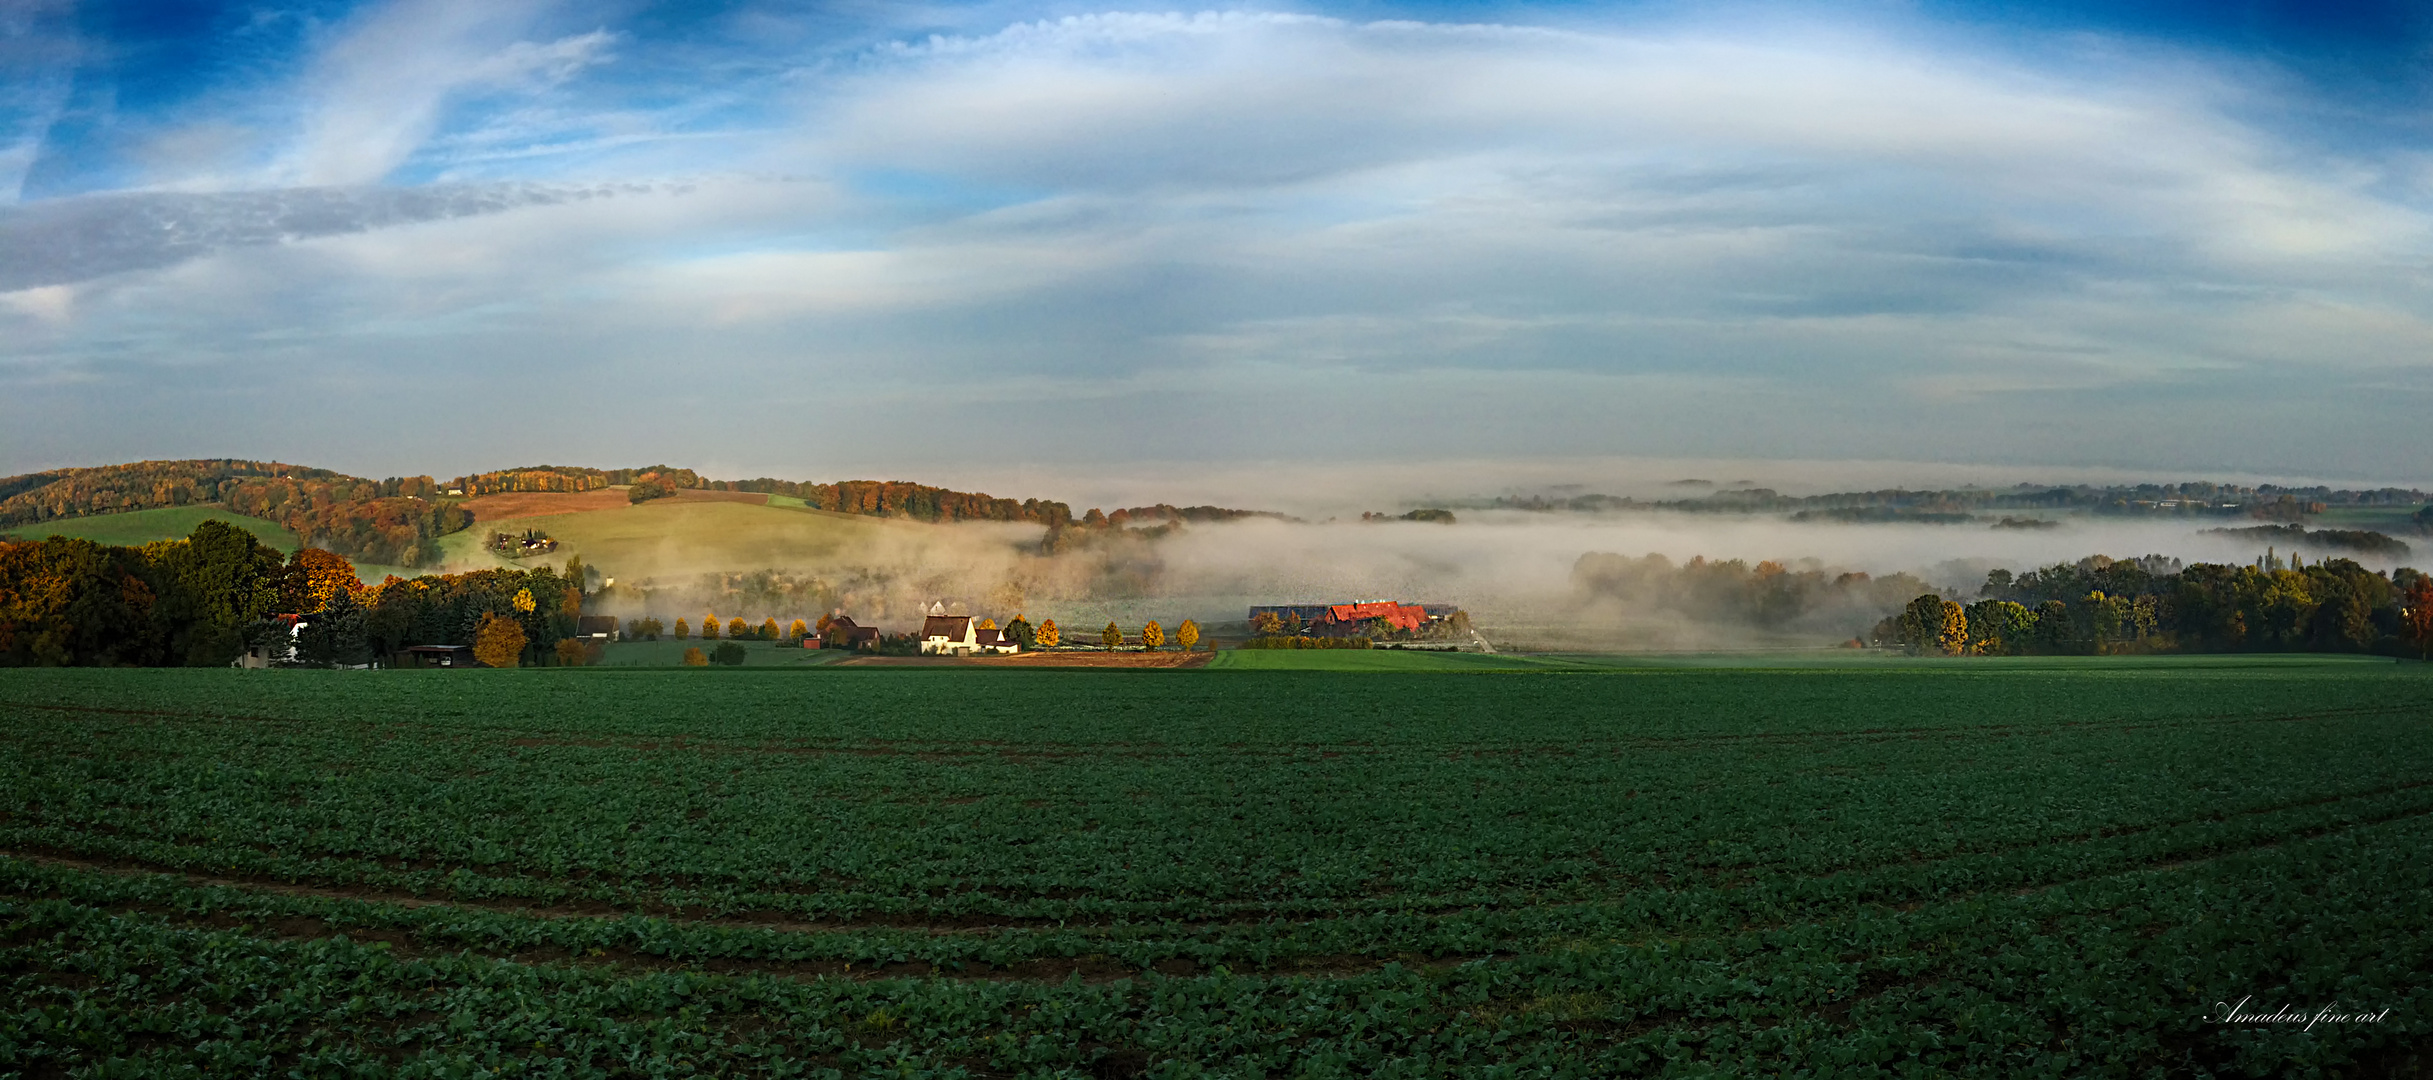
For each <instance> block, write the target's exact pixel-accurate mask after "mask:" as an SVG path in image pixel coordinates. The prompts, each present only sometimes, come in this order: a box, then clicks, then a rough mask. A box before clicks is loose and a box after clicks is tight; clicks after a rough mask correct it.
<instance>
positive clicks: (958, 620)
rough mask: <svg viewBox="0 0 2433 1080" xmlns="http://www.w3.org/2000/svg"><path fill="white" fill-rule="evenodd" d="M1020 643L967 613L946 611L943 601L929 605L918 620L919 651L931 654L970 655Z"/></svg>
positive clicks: (1013, 648) (1006, 649)
mask: <svg viewBox="0 0 2433 1080" xmlns="http://www.w3.org/2000/svg"><path fill="white" fill-rule="evenodd" d="M1019 649H1020V646H1018V645H1017V644H1015V642H1014V640H1013V639H1012V638H1009V637H1006V636H1005V631H1003V630H999V629H996V628H994V627H990V628H987V629H982V628H980V627H978V626H976V625H974V624H973V621H972V617H971V616H969V615H949V614H947V613H946V605H945V604H942V603H940V604H931V605H929V614H928V616H927V617H925V618H923V619H922V620H921V652H922V653H923V654H924V655H930V656H973V655H978V654H981V653H1010V652H1016V651H1019Z"/></svg>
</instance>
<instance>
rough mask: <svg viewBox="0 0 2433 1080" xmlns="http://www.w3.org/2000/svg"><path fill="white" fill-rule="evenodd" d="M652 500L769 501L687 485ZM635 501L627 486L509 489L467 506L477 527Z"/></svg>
mask: <svg viewBox="0 0 2433 1080" xmlns="http://www.w3.org/2000/svg"><path fill="white" fill-rule="evenodd" d="M651 501H652V502H666V503H697V502H740V503H762V504H766V503H767V502H768V501H769V496H768V495H766V494H765V493H760V492H751V491H703V490H696V489H691V488H687V489H685V490H683V491H679V492H677V493H675V494H673V495H670V496H668V497H666V498H664V499H653V500H651ZM631 505H633V503H632V500H631V499H630V498H629V497H628V496H627V495H626V493H625V489H623V488H595V489H593V490H590V491H509V492H502V493H500V494H497V495H483V496H481V497H479V498H474V499H467V500H465V502H464V507H465V509H467V510H470V511H472V512H473V524H474V525H475V526H476V527H479V526H482V525H487V524H490V523H493V522H499V521H508V520H512V519H515V518H524V517H547V516H549V515H551V514H579V513H583V512H586V511H591V510H615V509H618V508H620V507H625V506H631Z"/></svg>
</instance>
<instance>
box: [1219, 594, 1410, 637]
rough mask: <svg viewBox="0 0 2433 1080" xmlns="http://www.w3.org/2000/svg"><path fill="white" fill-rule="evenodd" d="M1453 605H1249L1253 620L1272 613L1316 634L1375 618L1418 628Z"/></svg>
mask: <svg viewBox="0 0 2433 1080" xmlns="http://www.w3.org/2000/svg"><path fill="white" fill-rule="evenodd" d="M1454 610H1455V609H1454V608H1453V607H1452V606H1451V605H1449V604H1405V603H1401V602H1398V601H1394V600H1357V601H1354V602H1352V603H1349V604H1274V605H1266V606H1260V607H1254V608H1251V609H1250V618H1251V621H1252V622H1254V623H1255V622H1257V621H1258V618H1259V616H1261V615H1264V614H1273V615H1275V616H1276V617H1277V618H1279V619H1282V620H1284V621H1285V622H1286V623H1288V624H1289V623H1292V622H1299V623H1300V624H1301V625H1302V627H1303V630H1302V633H1305V634H1309V635H1311V636H1313V637H1348V636H1351V635H1354V634H1357V633H1359V632H1360V631H1362V630H1365V629H1367V628H1368V626H1369V623H1370V622H1371V621H1373V620H1383V621H1384V622H1385V624H1386V625H1387V626H1388V627H1390V628H1392V629H1395V630H1417V629H1419V628H1420V627H1422V626H1426V625H1427V624H1429V623H1431V622H1435V621H1438V620H1440V619H1445V618H1448V617H1450V616H1451V615H1452V614H1453V612H1454Z"/></svg>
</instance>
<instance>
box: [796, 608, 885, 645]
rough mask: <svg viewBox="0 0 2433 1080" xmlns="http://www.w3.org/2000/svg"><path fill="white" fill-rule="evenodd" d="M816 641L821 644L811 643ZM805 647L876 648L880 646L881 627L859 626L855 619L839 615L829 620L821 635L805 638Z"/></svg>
mask: <svg viewBox="0 0 2433 1080" xmlns="http://www.w3.org/2000/svg"><path fill="white" fill-rule="evenodd" d="M814 641H816V642H819V644H818V645H816V646H815V645H812V644H811V643H812V642H814ZM803 647H804V648H827V649H851V650H855V651H860V650H863V649H875V648H878V647H879V628H878V627H875V626H857V625H855V624H854V622H853V620H851V619H848V618H846V617H844V616H842V615H839V616H837V617H836V618H833V619H830V620H828V629H827V630H826V631H824V632H822V633H821V634H820V636H818V637H814V638H804V639H803Z"/></svg>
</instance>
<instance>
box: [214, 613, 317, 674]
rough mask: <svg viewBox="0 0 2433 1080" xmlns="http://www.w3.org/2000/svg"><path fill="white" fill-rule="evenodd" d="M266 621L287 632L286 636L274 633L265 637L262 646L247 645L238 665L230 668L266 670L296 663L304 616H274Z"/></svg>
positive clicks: (237, 661)
mask: <svg viewBox="0 0 2433 1080" xmlns="http://www.w3.org/2000/svg"><path fill="white" fill-rule="evenodd" d="M264 621H266V622H269V623H270V624H272V625H273V626H275V627H278V628H280V629H283V630H285V631H287V632H286V634H285V635H281V634H279V633H277V632H276V631H273V632H272V633H270V634H268V635H266V636H264V637H263V639H262V641H261V643H260V644H256V645H247V646H246V647H245V652H244V653H243V654H242V655H239V656H238V657H237V660H236V663H234V664H231V665H229V666H231V667H241V668H266V667H270V666H272V665H275V664H289V663H294V662H295V659H296V635H297V634H300V633H303V632H304V626H305V623H304V616H302V615H273V616H271V617H270V618H268V619H267V620H264Z"/></svg>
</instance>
